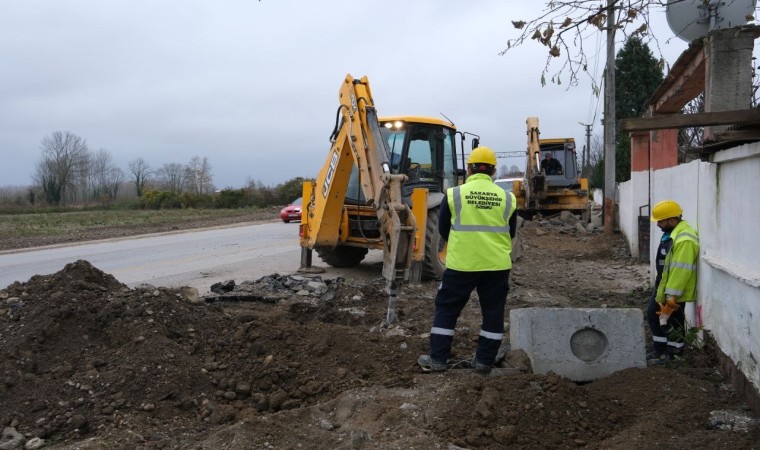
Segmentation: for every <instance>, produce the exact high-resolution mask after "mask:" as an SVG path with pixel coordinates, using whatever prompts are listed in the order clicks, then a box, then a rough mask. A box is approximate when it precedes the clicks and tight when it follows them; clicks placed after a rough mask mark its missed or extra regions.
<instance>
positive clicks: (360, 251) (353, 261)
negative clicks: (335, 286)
mask: <svg viewBox="0 0 760 450" xmlns="http://www.w3.org/2000/svg"><path fill="white" fill-rule="evenodd" d="M314 250H316V252H317V255H319V258H320V259H322V261H324V262H326V263H327V264H329V265H331V266H333V267H356V266H358V265H359V263H360V262H362V260H363V259H364V257H365V256H366V255H367V252H369V249H366V248H362V247H349V246H347V245H339V246H338V247H335V248H330V247H317V248H315V249H314Z"/></svg>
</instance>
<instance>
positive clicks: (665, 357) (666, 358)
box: [647, 352, 676, 366]
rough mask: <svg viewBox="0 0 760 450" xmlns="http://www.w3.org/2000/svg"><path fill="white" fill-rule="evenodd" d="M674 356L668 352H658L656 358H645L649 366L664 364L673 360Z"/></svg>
mask: <svg viewBox="0 0 760 450" xmlns="http://www.w3.org/2000/svg"><path fill="white" fill-rule="evenodd" d="M675 359H676V358H675V356H674V355H673V354H672V353H670V352H660V356H659V357H657V358H652V359H650V358H647V364H648V365H650V366H665V365H668V364H670V363H672V362H673V361H675Z"/></svg>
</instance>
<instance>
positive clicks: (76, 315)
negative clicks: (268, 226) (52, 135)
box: [0, 223, 760, 449]
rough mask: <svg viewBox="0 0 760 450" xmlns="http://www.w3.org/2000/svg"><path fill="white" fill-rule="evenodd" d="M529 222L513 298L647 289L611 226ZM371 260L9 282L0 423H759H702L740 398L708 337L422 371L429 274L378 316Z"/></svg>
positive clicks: (475, 434)
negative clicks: (564, 367) (490, 372)
mask: <svg viewBox="0 0 760 450" xmlns="http://www.w3.org/2000/svg"><path fill="white" fill-rule="evenodd" d="M520 233H521V235H522V238H523V246H524V249H523V257H522V258H521V259H520V261H518V262H517V264H516V265H515V268H514V270H513V273H512V278H511V280H512V283H511V285H512V290H511V292H510V295H509V301H508V303H509V305H508V306H509V308H519V307H526V306H579V307H602V306H606V307H638V308H643V307H644V304H645V302H646V297H647V290H648V286H647V284H648V282H647V280H648V275H647V267H646V266H643V265H641V264H639V263H637V262H634V261H632V260H630V259H629V258H628V255H627V251H626V250H625V244H624V242H623V241H622V238H621V237H620V236H619V235H616V236H613V237H607V236H604V235H601V234H599V235H588V234H579V233H578V232H577V231H569V230H568V229H566V228H565V227H562V226H556V225H546V226H539V225H537V224H535V223H530V224H529V225H528V226H527V227H526V228H523V229H522V230H521V231H520ZM262 264H266V262H262ZM366 274H367V275H366V276H359V277H354V278H347V279H332V280H320V279H318V278H310V279H304V278H293V277H265V278H262V279H260V280H248V282H244V281H246V280H235V281H236V284H237V285H238V288H239V289H241V290H242V292H245V294H246V295H240V296H239V297H238V299H237V300H238V301H227V302H224V301H214V302H203V301H194V299H192V298H189V297H187V296H183V295H182V293H181V292H180V291H179V290H175V289H166V288H161V287H142V288H139V289H130V288H128V287H127V286H125V285H124V284H122V283H121V282H120V281H119V280H117V279H115V278H113V277H112V276H110V275H108V274H105V273H103V272H101V271H100V270H99V269H98V268H95V267H92V266H91V265H90V264H89V263H88V262H86V261H79V262H77V263H74V264H71V265H69V266H67V267H66V268H64V269H63V270H61V271H60V272H58V273H56V274H53V275H51V276H44V277H40V276H36V277H32V278H31V279H30V280H28V281H27V282H25V283H15V284H13V285H11V286H8V287H7V288H6V289H3V290H2V291H0V302H1V303H0V305H2V306H0V352H2V353H1V355H2V357H0V377H1V378H0V425H2V426H3V427H5V428H6V430H10V431H7V433H8V436H15V437H16V438H17V439H19V441H18V442H21V440H29V439H35V438H39V439H44V440H45V442H46V443H47V444H49V445H51V447H49V448H67V449H69V448H80V449H100V448H142V449H149V448H171V449H174V448H176V449H223V448H229V449H244V448H245V449H247V448H257V449H258V448H274V449H291V448H330V449H332V448H345V449H360V448H365V449H374V448H377V449H388V448H399V449H402V448H403V449H407V448H419V449H433V448H442V449H455V448H553V449H556V448H578V447H585V448H594V449H602V448H604V449H607V448H621V449H622V448H626V449H627V448H639V449H655V448H657V449H662V448H673V449H676V448H689V449H695V448H711V449H712V448H732V449H745V448H746V449H749V448H757V447H758V444H757V442H760V432H758V429H757V428H756V427H755V428H751V430H750V431H749V432H740V431H729V430H725V429H721V428H716V427H715V422H712V425H711V422H710V417H711V413H713V412H714V411H721V410H739V411H742V410H743V401H742V399H740V398H737V397H736V395H735V394H734V392H733V391H732V389H731V388H730V387H729V386H728V385H727V384H726V382H725V380H724V379H723V378H722V377H721V375H720V373H719V372H718V371H717V370H716V369H714V368H713V367H712V366H711V364H712V363H713V361H712V359H711V358H709V357H707V355H709V352H700V351H692V353H691V355H692V356H691V357H690V358H687V359H686V360H685V361H683V362H682V363H681V364H679V365H676V366H672V367H650V368H647V369H631V370H625V371H621V372H618V373H616V374H613V375H612V376H610V377H608V378H606V379H602V380H598V381H595V382H593V383H587V384H576V383H573V382H570V381H568V380H566V379H563V378H561V377H557V376H553V375H549V376H543V375H535V374H530V373H521V374H515V375H509V376H501V377H482V376H479V375H477V374H474V373H472V372H470V371H468V370H451V371H449V372H447V373H445V374H436V375H431V374H423V373H421V372H420V371H419V369H418V368H417V366H416V364H415V361H416V359H417V357H418V355H420V354H421V353H425V352H426V351H427V339H428V334H427V333H428V331H429V329H430V324H431V319H432V298H433V296H434V293H435V290H436V283H435V282H428V283H426V284H424V285H423V286H421V287H405V288H404V292H403V295H402V296H401V297H400V299H399V305H398V310H399V316H400V324H399V325H398V326H396V327H392V328H388V327H385V326H383V325H382V323H383V319H384V317H385V308H386V296H385V295H384V294H383V293H382V286H383V283H382V281H381V280H380V270H379V269H378V270H377V271H376V273H375V272H373V271H372V270H367V271H366ZM476 305H477V302H471V305H469V306H468V307H467V308H466V309H465V312H464V315H463V317H462V318H461V319H460V323H459V325H458V330H457V336H456V341H455V347H454V351H455V354H456V356H457V357H460V358H462V359H466V358H469V356H470V355H471V354H472V352H473V351H474V348H475V339H476V337H477V333H478V330H479V312H478V310H477V306H476ZM724 428H725V426H724ZM13 433H19V435H20V436H21V437H18V436H16V435H15V434H13ZM4 439H5V441H4V442H9V440H10V439H11V438H10V437H8V438H4ZM33 442H38V441H33ZM11 448H12V447H11Z"/></svg>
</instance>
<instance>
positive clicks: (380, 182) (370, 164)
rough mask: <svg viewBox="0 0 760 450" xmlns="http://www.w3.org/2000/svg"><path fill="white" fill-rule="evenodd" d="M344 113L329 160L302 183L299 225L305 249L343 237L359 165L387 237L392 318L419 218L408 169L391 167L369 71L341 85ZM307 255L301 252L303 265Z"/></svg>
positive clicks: (385, 264)
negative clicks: (408, 188)
mask: <svg viewBox="0 0 760 450" xmlns="http://www.w3.org/2000/svg"><path fill="white" fill-rule="evenodd" d="M339 99H340V106H339V111H338V115H339V117H340V121H339V123H338V124H337V125H336V129H335V130H334V131H333V134H332V136H331V137H330V142H331V147H330V152H329V154H328V157H327V160H326V161H325V164H324V165H323V167H322V170H321V171H320V172H319V175H318V176H317V179H316V180H315V182H314V184H313V185H312V186H311V187H309V188H305V189H304V193H305V194H309V196H308V197H307V196H306V195H305V196H304V203H305V205H306V211H304V212H305V214H306V215H307V217H306V218H305V219H302V225H301V247H302V252H311V249H313V248H314V247H318V246H327V247H330V246H332V247H334V246H336V245H338V244H339V243H340V240H341V236H340V224H341V220H342V217H343V214H344V211H343V209H344V198H345V196H346V189H347V187H348V181H349V176H350V174H351V170H352V167H353V166H354V165H356V167H357V168H358V172H359V185H360V186H361V189H362V192H363V193H364V197H365V198H366V202H367V205H366V206H371V207H372V208H374V210H375V212H376V214H377V219H378V223H379V229H380V233H381V237H382V240H383V277H384V278H385V279H386V290H387V292H388V294H389V296H390V297H389V304H388V317H387V318H386V320H387V322H388V323H394V322H395V320H396V317H395V301H396V296H397V295H398V292H399V291H400V289H401V286H402V284H403V282H404V281H407V280H408V277H409V267H410V264H411V262H412V253H413V250H414V245H413V243H414V234H415V220H414V216H413V215H412V211H411V209H410V208H409V206H407V205H406V204H405V203H404V202H403V198H402V194H401V185H402V184H403V183H404V182H405V181H406V179H407V177H406V175H401V174H394V173H391V168H390V167H391V164H390V161H389V159H390V153H389V151H388V149H387V148H386V145H385V142H384V140H383V138H382V136H381V134H380V123H379V122H378V118H377V111H376V109H375V106H374V101H373V99H372V92H371V90H370V87H369V81H368V80H367V77H362V78H361V79H360V80H357V79H354V78H353V77H352V76H351V75H347V76H346V78H345V80H344V81H343V84H342V85H341V88H340V93H339ZM305 259H308V260H309V261H310V259H311V258H310V253H309V257H308V258H305V257H304V255H303V254H302V258H301V260H302V265H303V263H304V260H305Z"/></svg>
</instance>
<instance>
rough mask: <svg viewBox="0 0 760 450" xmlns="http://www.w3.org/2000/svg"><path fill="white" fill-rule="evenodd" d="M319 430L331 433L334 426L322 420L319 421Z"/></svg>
mask: <svg viewBox="0 0 760 450" xmlns="http://www.w3.org/2000/svg"><path fill="white" fill-rule="evenodd" d="M319 428H321V429H323V430H325V431H332V430H334V429H335V425H333V423H332V422H330V421H329V420H327V419H322V420H320V421H319Z"/></svg>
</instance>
